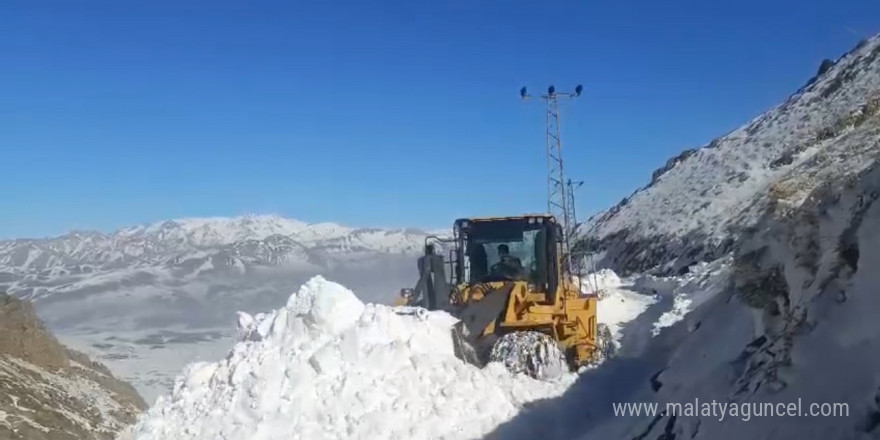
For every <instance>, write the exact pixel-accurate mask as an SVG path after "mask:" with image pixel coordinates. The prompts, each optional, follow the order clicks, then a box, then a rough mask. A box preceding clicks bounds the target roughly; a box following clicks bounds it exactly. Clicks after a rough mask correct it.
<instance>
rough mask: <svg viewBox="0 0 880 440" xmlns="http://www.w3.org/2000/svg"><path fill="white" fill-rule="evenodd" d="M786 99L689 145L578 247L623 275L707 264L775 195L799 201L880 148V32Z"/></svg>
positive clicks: (601, 218)
mask: <svg viewBox="0 0 880 440" xmlns="http://www.w3.org/2000/svg"><path fill="white" fill-rule="evenodd" d="M823 64H824V65H823V66H822V69H820V71H821V73H820V74H818V75H817V76H816V77H814V78H812V79H811V80H810V81H809V82H808V84H807V85H805V86H804V87H803V88H802V89H801V90H799V91H797V92H796V93H795V94H793V95H792V96H790V97H789V99H788V100H786V101H785V102H784V103H782V104H781V105H779V106H777V107H775V108H773V109H771V110H770V111H768V112H766V113H764V114H763V115H761V116H759V117H757V118H755V119H754V120H752V121H751V122H749V123H748V124H746V125H744V126H743V127H740V128H738V129H736V130H734V131H732V132H731V133H729V134H727V135H725V136H722V137H720V138H717V139H715V140H714V141H712V142H711V143H709V144H708V145H706V146H703V147H701V148H698V149H693V150H687V151H684V152H683V153H682V154H680V155H679V156H677V157H675V158H672V159H670V160H669V161H668V163H667V164H666V165H665V166H664V167H662V168H660V169H658V170H657V171H656V172H655V173H654V175H653V176H652V180H651V183H650V184H648V185H647V186H645V187H644V188H641V189H639V190H637V191H636V192H635V193H633V194H632V195H631V196H630V197H627V198H626V199H624V200H623V201H621V202H620V203H619V204H618V205H617V206H615V207H613V208H612V209H610V210H608V211H606V212H603V213H601V214H599V215H597V216H594V217H593V218H591V219H590V220H589V221H588V223H587V225H586V227H585V228H584V230H585V231H587V232H586V237H585V240H584V242H583V243H582V246H584V247H585V248H587V249H589V250H590V251H593V252H597V258H598V261H599V264H600V266H604V267H611V268H614V269H615V270H616V271H618V273H622V274H628V273H632V272H642V271H652V272H653V273H656V274H664V275H670V274H676V273H683V272H684V271H686V270H687V268H688V267H689V266H691V265H693V264H694V263H696V262H700V261H711V260H714V259H716V258H718V257H721V256H723V255H725V254H727V253H729V252H730V251H732V250H733V249H734V243H735V242H736V241H737V240H739V239H740V238H741V237H742V236H743V234H744V233H747V231H748V230H749V229H750V228H751V227H753V226H754V225H756V224H757V222H758V221H759V220H760V219H761V218H762V216H763V215H764V213H765V212H766V211H767V210H768V209H770V206H771V205H773V204H774V203H776V201H777V200H784V201H785V202H786V203H791V204H795V205H797V204H799V203H800V202H801V201H802V199H803V197H804V196H805V195H806V194H808V193H809V192H810V191H811V190H812V189H813V188H815V187H816V186H817V185H820V184H822V183H823V182H825V181H827V180H828V179H829V178H831V177H834V176H836V175H838V174H839V173H847V174H849V173H857V172H858V171H859V170H862V169H864V168H865V167H867V166H869V165H870V164H871V163H872V161H873V160H874V159H875V158H876V156H877V155H878V153H880V146H878V139H880V135H878V130H880V120H878V117H877V115H878V112H880V39H878V38H877V37H874V38H871V39H869V40H865V41H863V42H862V43H860V44H859V45H858V46H857V47H856V48H855V49H853V50H852V51H850V52H849V53H847V54H845V55H844V56H842V57H841V58H839V59H838V60H837V61H836V62H833V63H823Z"/></svg>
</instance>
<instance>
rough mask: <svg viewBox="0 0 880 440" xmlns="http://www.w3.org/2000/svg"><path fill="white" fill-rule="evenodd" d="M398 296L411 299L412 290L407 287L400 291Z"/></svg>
mask: <svg viewBox="0 0 880 440" xmlns="http://www.w3.org/2000/svg"><path fill="white" fill-rule="evenodd" d="M400 296H401V297H403V298H412V296H413V290H412V289H410V288H407V287H404V288H403V289H400Z"/></svg>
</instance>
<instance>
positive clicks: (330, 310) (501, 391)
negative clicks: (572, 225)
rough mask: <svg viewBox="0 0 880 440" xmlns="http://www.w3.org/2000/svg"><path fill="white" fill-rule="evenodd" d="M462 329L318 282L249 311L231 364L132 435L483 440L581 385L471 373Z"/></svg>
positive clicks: (199, 379)
mask: <svg viewBox="0 0 880 440" xmlns="http://www.w3.org/2000/svg"><path fill="white" fill-rule="evenodd" d="M454 322H455V319H454V318H452V317H451V316H450V315H448V314H446V313H442V312H427V311H425V310H424V309H394V308H392V307H387V306H382V305H373V304H363V303H361V302H360V300H358V299H357V297H356V296H355V295H354V294H353V293H352V292H351V291H350V290H348V289H346V288H345V287H343V286H341V285H339V284H336V283H333V282H330V281H327V280H325V279H324V278H322V277H315V278H313V279H312V280H310V281H309V282H308V283H306V284H305V285H303V286H302V287H301V289H300V290H299V292H297V293H295V294H294V295H292V296H291V297H290V299H289V301H288V303H287V305H286V306H285V307H284V308H281V309H279V310H276V311H274V312H271V313H268V314H259V315H256V316H250V315H247V314H244V313H240V314H239V331H240V340H239V342H238V343H237V344H236V345H235V347H234V348H233V350H232V351H231V352H230V353H229V355H228V356H227V358H226V359H225V360H222V361H220V362H215V363H196V364H192V365H190V366H188V367H187V368H186V369H185V371H184V374H183V375H182V376H180V377H179V378H178V379H177V381H176V384H175V387H174V390H173V392H172V394H171V395H170V396H166V397H161V398H160V399H159V400H158V401H157V403H156V404H155V405H154V406H153V408H151V409H150V411H149V412H148V413H146V414H145V415H144V416H143V417H142V418H141V420H140V421H139V422H138V423H137V424H136V425H135V426H134V427H133V428H132V429H131V430H130V432H129V433H128V434H127V435H126V436H124V437H123V438H126V439H139V440H159V439H168V440H172V439H173V440H183V439H204V440H209V439H210V440H215V439H221V438H222V439H229V440H232V439H260V440H268V439H286V440H289V439H308V440H319V439H361V438H363V439H379V438H381V439H404V438H406V439H427V438H431V439H468V438H479V437H481V436H482V435H483V434H485V433H487V432H490V431H491V430H492V429H494V427H495V426H497V425H498V424H500V423H502V422H504V421H506V420H508V419H510V418H512V417H513V416H514V415H516V414H517V413H518V412H519V410H520V408H521V407H522V405H523V404H525V403H526V402H529V401H532V400H535V399H542V398H548V397H553V396H557V395H559V394H561V393H562V392H563V391H564V390H565V389H566V388H567V387H568V385H570V384H571V382H572V381H573V377H571V376H566V377H565V378H563V379H561V380H558V381H555V382H541V381H536V380H533V379H531V378H528V377H511V375H510V374H509V373H508V372H507V371H506V370H504V369H503V367H501V366H500V365H498V364H490V365H489V366H488V367H487V368H485V369H482V370H481V369H478V368H476V367H473V366H471V365H468V364H465V363H463V362H462V361H460V360H459V359H458V358H456V357H455V356H454V352H453V346H452V341H451V338H450V334H449V327H450V326H451V325H452V324H453V323H454Z"/></svg>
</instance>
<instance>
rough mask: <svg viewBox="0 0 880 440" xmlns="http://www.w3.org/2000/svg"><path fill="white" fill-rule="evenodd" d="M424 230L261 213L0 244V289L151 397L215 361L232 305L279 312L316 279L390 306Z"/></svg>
mask: <svg viewBox="0 0 880 440" xmlns="http://www.w3.org/2000/svg"><path fill="white" fill-rule="evenodd" d="M429 233H433V234H436V233H438V232H437V231H430V232H423V231H418V230H414V229H398V230H382V229H372V228H351V227H346V226H341V225H338V224H332V223H321V224H307V223H304V222H300V221H297V220H291V219H286V218H282V217H278V216H274V215H262V216H245V217H236V218H205V219H181V220H174V221H165V222H159V223H155V224H150V225H143V226H136V227H130V228H124V229H122V230H119V231H116V232H114V233H112V234H101V233H96V232H72V233H70V234H66V235H64V236H61V237H56V238H49V239H36V240H34V239H23V240H11V241H3V242H0V291H7V292H8V293H10V294H12V295H15V296H17V297H20V298H24V299H29V300H31V301H33V302H34V304H35V306H36V307H37V311H38V313H39V314H40V317H41V318H43V319H44V320H45V321H46V323H47V324H48V325H49V326H50V328H51V329H52V330H53V331H55V332H56V334H57V335H58V337H59V338H60V339H61V340H62V341H64V343H66V344H69V345H70V346H72V347H75V348H77V349H79V350H82V351H85V352H88V353H90V354H92V355H93V356H95V357H96V358H98V359H101V360H102V361H103V362H105V363H106V364H108V365H109V366H110V367H111V368H112V369H113V371H115V372H117V373H118V374H119V375H120V376H122V377H123V378H125V379H126V380H130V381H131V382H132V383H134V384H135V385H136V386H137V387H138V389H139V390H140V391H141V393H142V394H143V395H144V396H145V397H146V398H147V400H148V401H152V400H154V399H155V397H156V396H158V395H159V394H161V393H163V392H165V391H166V390H168V389H170V387H171V384H172V380H173V377H174V375H176V374H177V372H178V371H179V370H180V368H182V367H183V366H184V365H185V364H186V363H188V362H191V361H195V360H199V359H213V358H215V357H217V356H222V354H223V353H224V352H225V350H226V349H227V347H228V345H229V343H230V341H231V340H233V338H234V335H232V334H230V332H229V319H230V318H229V317H230V316H232V315H234V313H235V312H236V311H238V310H244V311H250V312H256V311H260V310H267V309H273V308H277V307H279V306H281V305H283V304H284V302H285V301H286V299H287V296H288V295H289V294H290V292H291V291H292V290H294V289H296V288H297V287H298V286H299V285H300V284H302V283H303V282H305V281H306V280H308V279H309V278H311V277H312V276H314V275H318V274H321V275H324V276H328V277H332V278H333V279H336V280H339V281H340V282H344V283H346V285H348V286H351V287H352V288H355V289H357V291H358V293H359V294H360V295H362V296H363V299H364V300H368V301H372V302H379V303H390V302H391V301H392V300H393V299H394V298H395V296H396V295H397V292H398V291H399V290H400V288H401V287H412V286H413V285H414V284H415V281H416V279H417V276H418V274H417V272H416V268H415V262H416V257H417V255H416V254H417V253H418V252H420V251H421V250H422V247H423V246H424V240H425V237H426V235H427V234H429Z"/></svg>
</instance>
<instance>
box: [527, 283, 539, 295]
mask: <svg viewBox="0 0 880 440" xmlns="http://www.w3.org/2000/svg"><path fill="white" fill-rule="evenodd" d="M529 293H538V286H537V285H536V284H535V283H529Z"/></svg>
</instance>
